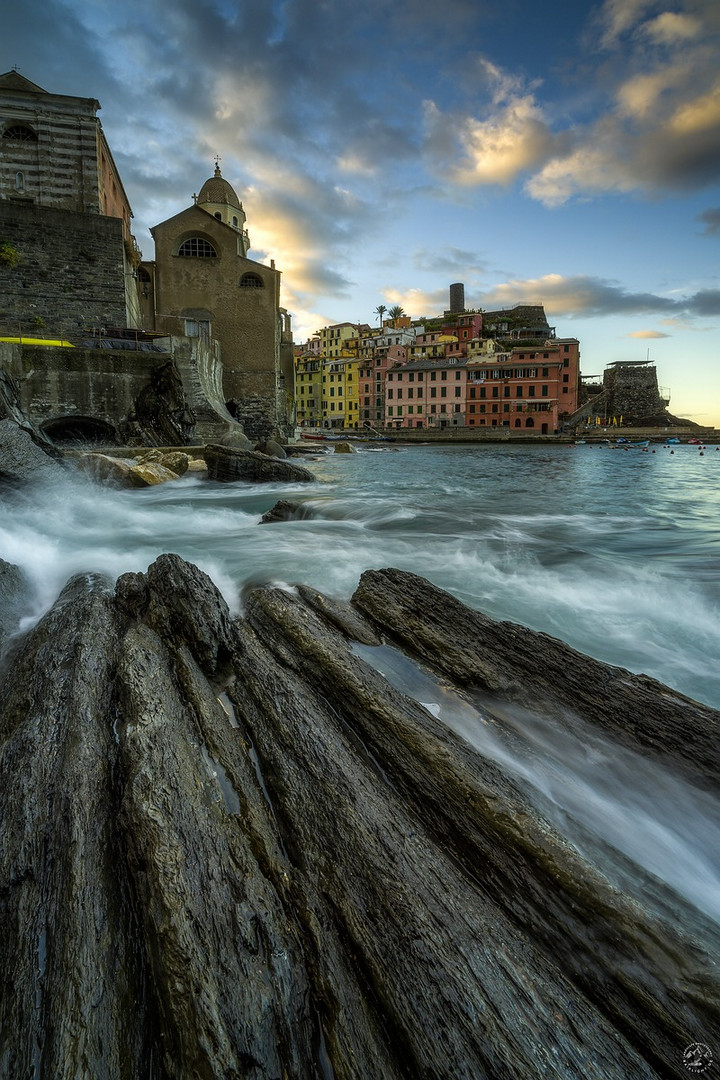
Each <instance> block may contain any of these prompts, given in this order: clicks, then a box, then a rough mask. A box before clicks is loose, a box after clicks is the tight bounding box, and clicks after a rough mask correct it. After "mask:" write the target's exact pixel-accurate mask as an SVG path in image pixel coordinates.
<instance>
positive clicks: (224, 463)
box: [204, 443, 315, 484]
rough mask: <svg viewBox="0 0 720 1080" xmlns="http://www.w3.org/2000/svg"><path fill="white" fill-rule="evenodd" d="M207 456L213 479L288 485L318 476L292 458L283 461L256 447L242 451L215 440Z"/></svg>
mask: <svg viewBox="0 0 720 1080" xmlns="http://www.w3.org/2000/svg"><path fill="white" fill-rule="evenodd" d="M204 457H205V462H206V464H207V469H208V476H209V477H210V479H211V480H222V481H225V482H230V483H231V482H234V481H236V480H244V481H246V482H247V483H253V484H258V483H273V482H278V481H279V482H280V483H289V484H298V483H300V484H308V483H311V482H312V481H313V480H314V479H315V477H314V476H313V474H312V473H311V472H310V470H309V469H305V468H303V467H302V465H295V464H294V463H293V462H291V461H280V460H278V459H276V458H271V457H267V456H266V455H265V454H258V453H256V452H255V451H253V450H239V449H236V448H234V447H227V446H219V445H218V444H216V443H213V444H211V445H209V446H206V447H205V454H204Z"/></svg>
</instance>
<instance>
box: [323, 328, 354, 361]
mask: <svg viewBox="0 0 720 1080" xmlns="http://www.w3.org/2000/svg"><path fill="white" fill-rule="evenodd" d="M317 336H318V337H319V338H320V352H321V354H322V356H325V357H328V358H330V357H335V356H340V354H341V353H342V352H343V351H344V350H345V349H348V348H352V346H351V344H350V342H351V341H355V342H356V344H355V348H356V349H357V339H358V337H359V334H358V328H357V326H356V325H355V324H354V323H349V322H344V323H334V324H333V325H332V326H323V328H322V330H318V331H317Z"/></svg>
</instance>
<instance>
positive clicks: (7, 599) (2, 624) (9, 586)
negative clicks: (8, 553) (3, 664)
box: [0, 559, 31, 654]
mask: <svg viewBox="0 0 720 1080" xmlns="http://www.w3.org/2000/svg"><path fill="white" fill-rule="evenodd" d="M30 597H31V589H30V583H29V582H28V580H27V579H26V577H25V575H24V573H23V571H22V570H21V569H20V567H19V566H14V565H13V564H12V563H8V562H5V560H4V559H0V654H2V650H3V647H4V645H5V642H6V640H7V638H8V637H9V636H10V635H11V634H13V633H14V632H15V631H16V630H17V627H18V624H19V622H20V619H21V618H22V616H23V615H24V614H26V612H27V610H28V607H29V605H30Z"/></svg>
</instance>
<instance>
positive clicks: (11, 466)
mask: <svg viewBox="0 0 720 1080" xmlns="http://www.w3.org/2000/svg"><path fill="white" fill-rule="evenodd" d="M64 475H65V470H64V467H63V466H62V465H61V464H60V463H59V462H58V461H56V460H55V459H54V458H52V457H50V456H49V454H47V453H45V451H44V450H41V449H40V447H39V446H36V445H35V443H34V442H33V439H32V437H31V436H30V434H29V433H28V432H27V431H23V430H22V429H21V428H20V427H18V425H17V424H16V423H15V421H14V420H7V419H6V420H0V483H6V484H12V485H18V484H25V483H27V482H28V481H32V482H36V481H43V482H52V481H53V480H58V479H59V478H60V477H62V476H64Z"/></svg>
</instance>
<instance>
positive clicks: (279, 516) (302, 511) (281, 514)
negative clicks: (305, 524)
mask: <svg viewBox="0 0 720 1080" xmlns="http://www.w3.org/2000/svg"><path fill="white" fill-rule="evenodd" d="M314 516H315V515H314V514H313V512H312V510H311V508H310V507H307V506H306V505H305V504H304V503H298V502H290V501H289V500H288V499H278V501H277V502H276V503H275V505H274V506H273V507H271V508H270V509H269V510H268V511H266V512H265V513H264V514H263V516H262V517H261V518H260V522H259V524H260V525H271V524H273V523H274V522H276V521H300V520H301V519H303V518H311V517H314Z"/></svg>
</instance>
